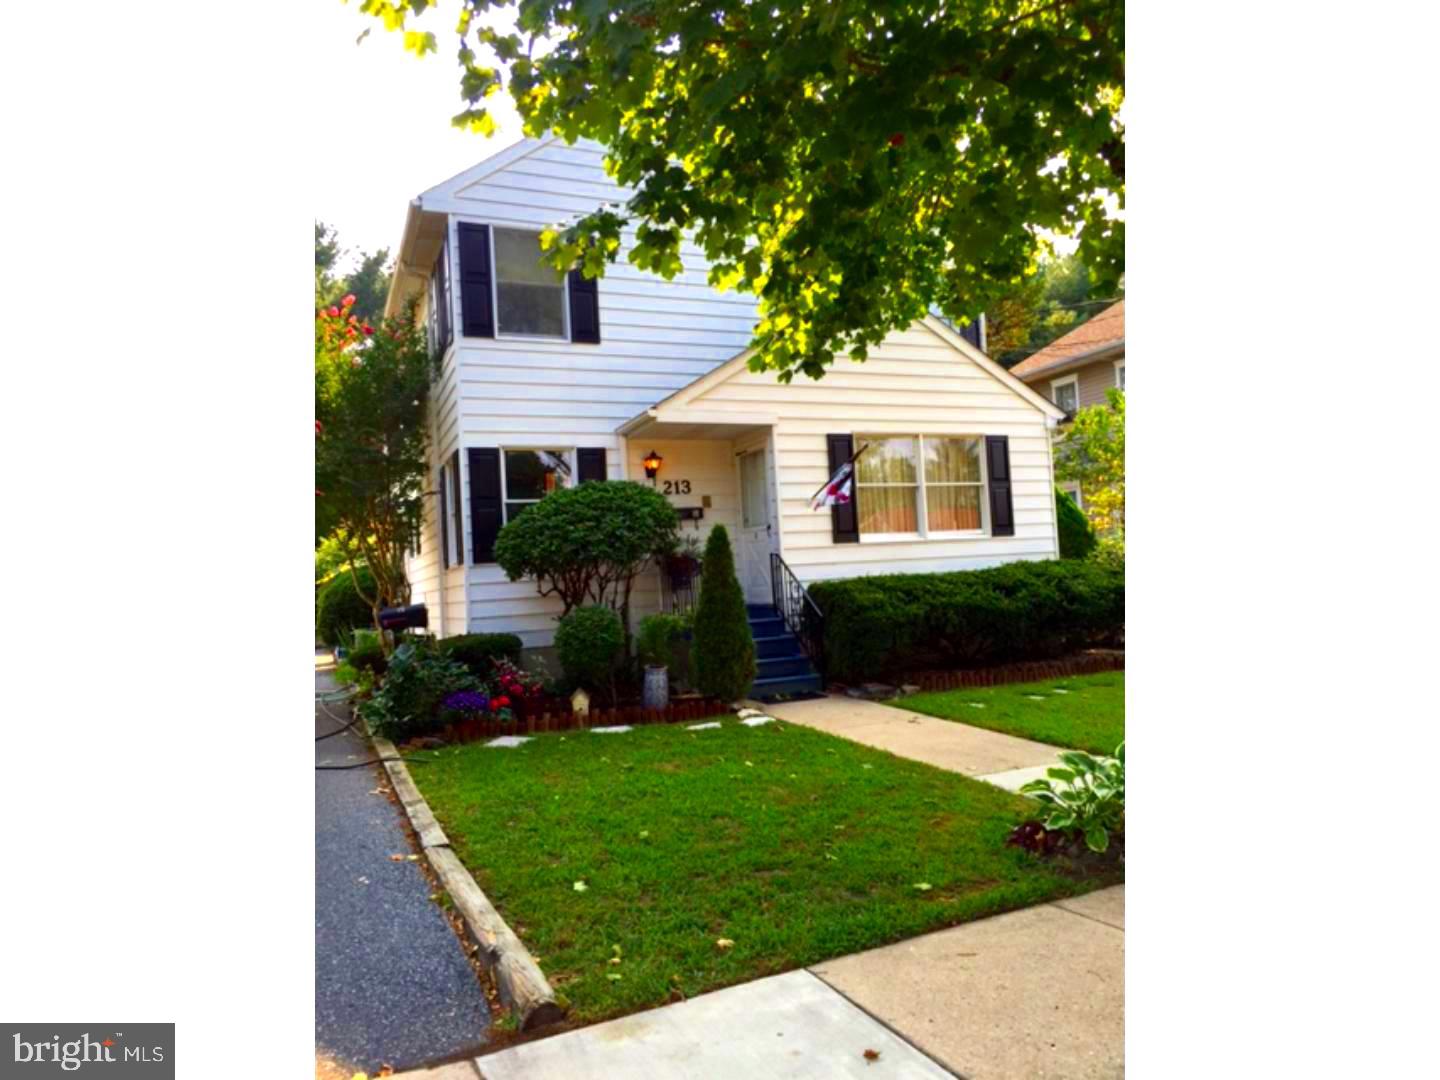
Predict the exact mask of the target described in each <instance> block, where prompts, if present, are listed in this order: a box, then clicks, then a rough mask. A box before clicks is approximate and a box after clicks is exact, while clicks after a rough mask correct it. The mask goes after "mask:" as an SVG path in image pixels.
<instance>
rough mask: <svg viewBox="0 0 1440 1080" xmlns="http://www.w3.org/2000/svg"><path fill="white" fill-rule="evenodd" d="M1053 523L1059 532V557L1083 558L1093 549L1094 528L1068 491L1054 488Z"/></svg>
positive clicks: (1094, 541)
mask: <svg viewBox="0 0 1440 1080" xmlns="http://www.w3.org/2000/svg"><path fill="white" fill-rule="evenodd" d="M1055 524H1056V525H1057V526H1058V527H1059V532H1060V557H1061V558H1062V559H1083V558H1085V556H1086V555H1089V554H1090V552H1092V551H1094V550H1095V543H1096V540H1095V529H1094V528H1093V527H1092V526H1091V524H1090V519H1089V518H1087V517H1086V516H1085V511H1083V510H1081V509H1080V507H1078V506H1077V505H1075V500H1074V499H1072V498H1071V497H1070V495H1069V493H1068V492H1065V491H1061V490H1060V489H1059V488H1056V489H1055Z"/></svg>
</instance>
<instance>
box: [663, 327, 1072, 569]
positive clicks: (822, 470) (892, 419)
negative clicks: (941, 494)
mask: <svg viewBox="0 0 1440 1080" xmlns="http://www.w3.org/2000/svg"><path fill="white" fill-rule="evenodd" d="M689 407H691V408H694V409H696V410H701V411H703V412H705V413H706V414H708V415H716V414H720V413H732V414H734V415H735V416H736V417H737V422H740V421H741V420H742V419H743V418H745V417H747V416H753V415H756V414H765V415H770V416H774V417H775V418H776V423H775V428H774V446H775V457H776V466H777V469H778V474H777V476H778V484H777V486H778V489H779V490H778V498H779V504H780V553H781V555H782V556H783V557H784V559H785V561H786V562H787V563H789V564H790V566H791V567H792V569H794V571H795V573H796V574H797V576H799V577H800V579H801V580H802V581H815V580H819V579H822V578H839V577H856V576H859V575H862V574H880V573H891V572H928V571H935V570H963V569H971V568H977V567H982V566H994V565H996V564H998V563H1002V562H1011V561H1014V560H1016V559H1053V558H1055V557H1056V554H1057V551H1056V540H1055V497H1054V492H1053V489H1052V487H1051V471H1050V468H1051V467H1050V432H1049V428H1048V427H1047V424H1046V417H1045V414H1044V413H1042V412H1041V411H1040V409H1039V408H1037V407H1036V406H1035V405H1033V404H1031V403H1030V402H1028V401H1026V400H1025V399H1024V398H1022V397H1020V395H1019V394H1018V393H1017V392H1016V391H1014V390H1012V389H1011V388H1010V387H1008V386H1006V385H1005V384H1004V383H1002V382H1001V381H1000V380H999V379H998V378H996V377H995V376H994V375H993V374H991V373H990V372H989V371H986V370H985V369H984V368H982V367H981V366H980V365H979V364H978V363H976V362H974V361H972V360H970V359H968V358H967V357H965V356H964V355H962V354H961V353H960V352H958V351H957V350H956V349H955V348H954V347H952V346H951V345H950V344H948V343H947V342H946V341H945V340H942V339H941V337H940V336H939V335H938V334H937V333H936V332H934V331H932V330H931V329H929V328H928V327H927V326H925V325H924V324H917V325H915V326H913V327H912V328H911V329H909V330H905V331H902V332H899V333H893V334H891V335H890V336H889V337H888V338H886V339H885V341H884V342H882V343H881V344H880V345H879V346H878V347H876V348H872V349H871V351H870V359H868V360H866V361H864V362H863V363H856V362H854V361H851V360H847V359H843V358H842V359H838V360H836V362H835V363H834V364H833V365H832V366H831V368H830V371H829V372H828V373H827V374H826V376H825V377H824V378H823V379H821V380H819V381H818V382H815V381H812V380H809V379H796V380H795V381H794V382H792V383H790V384H789V385H788V386H785V385H782V384H780V383H777V382H776V381H775V376H774V375H773V374H769V373H764V372H753V371H748V370H742V371H738V372H736V373H735V374H734V375H732V376H731V377H729V378H727V379H725V380H724V381H723V382H720V383H718V384H717V385H715V386H713V387H711V388H709V389H708V390H706V391H704V392H703V393H702V394H700V395H699V396H698V397H697V398H695V399H694V400H693V401H691V402H689ZM835 432H849V433H853V434H857V436H858V434H864V433H869V432H880V433H901V434H911V433H913V434H917V435H919V434H923V435H937V436H942V435H954V436H985V435H1006V436H1008V437H1009V446H1010V474H1011V492H1012V501H1013V505H1014V510H1015V535H1014V536H990V535H988V533H985V534H979V535H977V534H970V535H946V536H929V537H921V536H911V537H908V538H905V539H895V540H892V541H887V542H883V543H867V542H864V541H862V542H861V543H858V544H837V543H835V542H834V540H833V539H832V537H831V527H830V514H829V513H828V512H825V511H820V512H815V511H812V510H811V509H810V496H812V495H813V494H814V493H815V492H816V490H817V489H818V488H819V487H820V486H821V485H822V484H824V483H825V481H826V480H827V479H828V478H829V475H830V466H829V458H828V455H827V453H826V449H825V436H826V435H827V434H830V433H835ZM857 445H858V444H857ZM982 458H983V453H982ZM981 499H982V506H984V507H985V509H986V511H987V513H988V494H986V493H984V492H982V496H981Z"/></svg>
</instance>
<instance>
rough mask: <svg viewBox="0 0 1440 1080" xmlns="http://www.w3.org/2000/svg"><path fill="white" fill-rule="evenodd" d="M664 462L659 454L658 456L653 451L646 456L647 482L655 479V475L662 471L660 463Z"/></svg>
mask: <svg viewBox="0 0 1440 1080" xmlns="http://www.w3.org/2000/svg"><path fill="white" fill-rule="evenodd" d="M664 460H665V459H664V458H662V457H661V456H660V455H659V454H657V453H656V452H655V451H654V450H651V451H650V452H649V453H648V454H646V455H645V479H646V480H654V479H655V474H656V473H658V472H659V471H660V463H661V462H662V461H664Z"/></svg>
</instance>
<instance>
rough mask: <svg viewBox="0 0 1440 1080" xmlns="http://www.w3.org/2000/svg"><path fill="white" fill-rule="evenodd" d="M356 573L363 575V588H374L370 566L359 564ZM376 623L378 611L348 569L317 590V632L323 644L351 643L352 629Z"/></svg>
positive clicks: (372, 589)
mask: <svg viewBox="0 0 1440 1080" xmlns="http://www.w3.org/2000/svg"><path fill="white" fill-rule="evenodd" d="M355 575H356V577H358V578H359V579H360V588H362V589H364V590H366V591H367V592H372V593H373V592H374V589H375V578H374V576H373V575H372V574H371V573H370V570H369V568H368V567H365V566H357V567H356V568H355ZM374 625H375V615H374V613H373V612H372V611H371V610H370V605H369V604H367V603H366V602H365V599H364V598H363V597H362V596H361V595H360V594H359V593H358V592H356V591H355V583H354V582H353V581H352V580H350V571H349V570H348V569H347V570H341V571H340V572H339V573H337V574H336V575H335V576H334V577H332V578H331V579H330V580H329V581H327V582H325V584H323V585H321V586H320V591H319V592H317V593H316V594H315V635H316V636H317V637H318V638H319V639H320V640H321V641H322V642H323V643H324V644H326V645H330V646H335V645H347V646H348V645H349V644H350V641H351V638H350V634H351V631H353V630H356V629H361V628H365V627H372V628H373V627H374Z"/></svg>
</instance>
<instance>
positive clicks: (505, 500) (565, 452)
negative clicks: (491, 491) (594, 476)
mask: <svg viewBox="0 0 1440 1080" xmlns="http://www.w3.org/2000/svg"><path fill="white" fill-rule="evenodd" d="M499 449H500V527H501V528H502V529H503V528H504V527H505V526H506V525H509V524H510V520H511V519H510V504H511V503H524V504H525V505H526V506H534V505H535V504H536V503H538V502H539V501H540V499H512V498H510V476H509V473H508V472H506V469H505V455H506V454H508V453H510V452H511V451H514V452H515V453H517V454H518V453H522V452H524V451H526V450H528V451H530V452H532V453H541V452H544V453H546V454H559V455H561V456H563V457H564V458H565V461H566V462H567V463H568V464H569V466H570V480H571V482H570V483H567V484H566V485H565V486H566V487H575V486H577V484H578V481H577V480H576V479H575V477H576V476H577V472H576V470H578V469H579V468H580V461H579V454H578V453H577V451H576V448H575V447H573V446H570V447H563V446H538V445H534V444H527V445H523V446H512V445H509V444H505V443H502V444H501V445H500V448H499ZM543 497H544V496H541V498H543Z"/></svg>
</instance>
